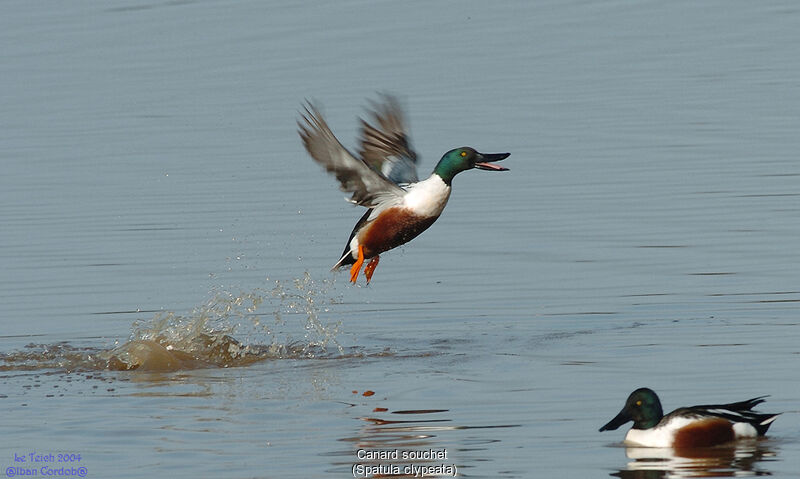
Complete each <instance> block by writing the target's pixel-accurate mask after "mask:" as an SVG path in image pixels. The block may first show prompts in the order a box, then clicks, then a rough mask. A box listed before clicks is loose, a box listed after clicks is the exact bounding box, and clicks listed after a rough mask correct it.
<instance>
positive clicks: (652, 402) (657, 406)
mask: <svg viewBox="0 0 800 479" xmlns="http://www.w3.org/2000/svg"><path fill="white" fill-rule="evenodd" d="M662 417H664V411H663V410H662V409H661V401H659V400H658V396H657V395H656V393H655V391H653V390H652V389H648V388H639V389H637V390H636V391H634V392H632V393H631V395H630V396H628V400H627V401H625V407H623V408H622V411H620V412H619V414H617V416H616V417H615V418H614V419H612V420H610V421H608V424H606V425H605V426H603V427H601V428H600V431H613V430H615V429H617V428H618V427H620V426H622V425H623V424H625V423H626V422H628V421H633V428H634V429H650V428H651V427H655V425H656V424H658V421H660V420H661V418H662Z"/></svg>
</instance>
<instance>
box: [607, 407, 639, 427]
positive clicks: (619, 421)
mask: <svg viewBox="0 0 800 479" xmlns="http://www.w3.org/2000/svg"><path fill="white" fill-rule="evenodd" d="M628 421H633V418H632V417H631V416H630V415H629V414H628V411H626V410H624V409H623V410H622V411H620V412H619V414H617V415H616V416H615V417H614V419H612V420H610V421H608V423H607V424H606V425H605V426H603V427H601V428H600V432H603V431H614V430H615V429H617V428H618V427H620V426H622V425H623V424H625V423H626V422H628Z"/></svg>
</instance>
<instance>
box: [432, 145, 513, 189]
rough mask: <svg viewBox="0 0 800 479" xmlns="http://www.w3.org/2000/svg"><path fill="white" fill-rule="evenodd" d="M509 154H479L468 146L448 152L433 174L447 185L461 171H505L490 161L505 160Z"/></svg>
mask: <svg viewBox="0 0 800 479" xmlns="http://www.w3.org/2000/svg"><path fill="white" fill-rule="evenodd" d="M509 155H511V153H480V152H477V151H475V149H473V148H470V147H468V146H463V147H461V148H456V149H454V150H450V151H448V152H447V153H445V154H444V156H442V159H441V160H439V163H437V164H436V168H434V169H433V173H434V174H436V175H439V177H440V178H441V179H442V180H444V182H445V183H447V184H448V185H449V184H450V183H451V182H452V181H453V177H454V176H456V175H457V174H459V173H461V172H462V171H466V170H471V169H473V168H477V169H479V170H488V171H507V170H508V168H503V167H502V166H498V165H495V164H494V163H491V162H492V161H500V160H505V159H506V158H508V157H509Z"/></svg>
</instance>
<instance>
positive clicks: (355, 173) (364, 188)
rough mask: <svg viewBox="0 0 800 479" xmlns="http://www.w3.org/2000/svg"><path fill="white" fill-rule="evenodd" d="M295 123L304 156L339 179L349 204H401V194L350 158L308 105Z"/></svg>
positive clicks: (366, 167) (319, 115) (318, 113)
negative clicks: (304, 148)
mask: <svg viewBox="0 0 800 479" xmlns="http://www.w3.org/2000/svg"><path fill="white" fill-rule="evenodd" d="M301 118H302V121H298V122H297V126H298V129H299V130H298V132H299V133H300V138H301V139H302V140H303V145H304V146H305V147H306V150H307V151H308V154H309V155H311V158H313V159H314V161H316V162H317V163H319V164H320V165H322V166H323V167H324V168H325V169H326V170H327V171H328V172H329V173H332V174H333V175H334V176H336V179H337V180H339V183H340V185H341V189H342V191H346V192H348V193H352V197H351V198H350V201H352V202H353V203H357V204H359V205H361V206H366V207H367V208H374V207H376V206H378V205H382V206H386V205H388V204H394V203H398V202H401V201H402V198H403V195H404V194H405V191H404V190H403V189H402V188H400V187H399V186H397V185H396V184H394V183H392V182H391V181H389V180H388V179H386V177H384V176H383V175H381V174H380V173H378V172H376V171H375V170H373V169H372V168H370V167H369V166H368V165H367V164H366V163H364V161H362V160H360V159H358V158H356V157H354V156H353V155H351V154H350V152H348V151H347V149H346V148H345V147H344V146H342V144H341V143H340V142H339V140H337V139H336V137H335V136H334V135H333V132H332V131H331V129H330V127H328V124H327V123H326V122H325V119H324V118H323V117H322V114H321V113H320V112H319V110H318V109H317V108H315V107H314V105H312V104H311V103H308V105H307V106H306V107H305V114H302V113H301Z"/></svg>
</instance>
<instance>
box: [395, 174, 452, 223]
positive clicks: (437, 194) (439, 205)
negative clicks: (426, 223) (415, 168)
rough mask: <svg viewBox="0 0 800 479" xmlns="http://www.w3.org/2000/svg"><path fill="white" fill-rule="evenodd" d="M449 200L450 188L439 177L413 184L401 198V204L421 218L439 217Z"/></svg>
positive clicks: (434, 176) (432, 176) (435, 176)
mask: <svg viewBox="0 0 800 479" xmlns="http://www.w3.org/2000/svg"><path fill="white" fill-rule="evenodd" d="M449 198H450V187H449V186H448V185H447V184H446V183H445V182H444V181H443V180H442V179H441V178H440V177H439V175H431V176H430V178H428V179H426V180H422V181H420V182H419V183H414V184H413V185H411V186H410V187H409V188H408V193H406V195H405V196H404V197H403V204H404V205H405V206H406V207H408V208H411V209H412V210H413V211H414V212H415V213H416V214H418V215H420V216H423V217H426V218H427V217H431V216H439V215H440V214H441V213H442V210H443V209H444V207H445V205H447V200H448V199H449Z"/></svg>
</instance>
